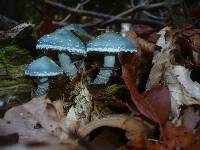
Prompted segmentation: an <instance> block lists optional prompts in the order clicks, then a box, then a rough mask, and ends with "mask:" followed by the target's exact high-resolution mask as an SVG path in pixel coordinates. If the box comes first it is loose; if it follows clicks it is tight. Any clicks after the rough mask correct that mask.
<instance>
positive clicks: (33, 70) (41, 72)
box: [25, 56, 63, 97]
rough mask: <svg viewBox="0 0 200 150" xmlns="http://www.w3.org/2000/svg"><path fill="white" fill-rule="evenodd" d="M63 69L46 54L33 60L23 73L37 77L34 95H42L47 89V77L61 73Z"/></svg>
mask: <svg viewBox="0 0 200 150" xmlns="http://www.w3.org/2000/svg"><path fill="white" fill-rule="evenodd" d="M62 73H63V70H62V69H61V68H60V67H59V66H58V65H57V64H56V63H55V62H54V61H53V60H51V59H50V58H48V57H47V56H43V57H40V58H38V59H36V60H34V61H33V62H32V63H31V64H29V65H28V67H27V68H26V70H25V74H26V75H29V76H33V77H39V79H38V81H37V84H38V87H37V90H36V91H35V94H34V97H39V96H42V95H44V94H45V93H46V92H47V90H48V86H49V83H48V77H50V76H57V75H59V74H62Z"/></svg>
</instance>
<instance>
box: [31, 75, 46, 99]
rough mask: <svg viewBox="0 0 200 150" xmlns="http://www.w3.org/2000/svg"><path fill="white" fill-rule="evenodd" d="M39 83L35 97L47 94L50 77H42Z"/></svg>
mask: <svg viewBox="0 0 200 150" xmlns="http://www.w3.org/2000/svg"><path fill="white" fill-rule="evenodd" d="M37 84H38V87H37V90H36V91H35V93H34V96H33V97H40V96H42V95H44V94H46V92H47V90H48V87H49V82H48V78H47V77H43V78H40V79H39V81H38V82H37Z"/></svg>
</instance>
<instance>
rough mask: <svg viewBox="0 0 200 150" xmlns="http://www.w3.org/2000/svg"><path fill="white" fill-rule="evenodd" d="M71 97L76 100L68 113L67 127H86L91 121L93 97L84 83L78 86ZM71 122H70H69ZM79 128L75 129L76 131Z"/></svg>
mask: <svg viewBox="0 0 200 150" xmlns="http://www.w3.org/2000/svg"><path fill="white" fill-rule="evenodd" d="M71 97H75V98H74V105H73V106H72V107H71V108H70V109H69V112H68V113H67V120H68V123H67V127H70V128H71V127H72V126H74V125H75V126H76V125H77V124H78V125H80V126H83V125H85V124H86V123H88V122H89V121H90V119H91V112H92V109H93V108H92V95H91V94H90V92H89V91H88V89H87V87H86V86H85V84H84V83H83V81H81V82H79V83H78V84H76V86H75V88H74V90H73V91H72V92H71ZM69 120H70V121H69ZM77 128H78V127H75V128H74V129H75V130H76V129H77Z"/></svg>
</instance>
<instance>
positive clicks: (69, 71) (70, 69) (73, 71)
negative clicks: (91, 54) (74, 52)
mask: <svg viewBox="0 0 200 150" xmlns="http://www.w3.org/2000/svg"><path fill="white" fill-rule="evenodd" d="M58 58H59V61H60V65H61V68H62V69H63V71H64V72H65V74H66V75H67V76H68V77H69V79H70V80H72V79H73V78H74V77H76V75H77V71H78V70H77V68H76V66H75V65H74V64H73V63H72V61H71V58H70V56H68V55H67V54H65V53H64V52H61V53H59V54H58Z"/></svg>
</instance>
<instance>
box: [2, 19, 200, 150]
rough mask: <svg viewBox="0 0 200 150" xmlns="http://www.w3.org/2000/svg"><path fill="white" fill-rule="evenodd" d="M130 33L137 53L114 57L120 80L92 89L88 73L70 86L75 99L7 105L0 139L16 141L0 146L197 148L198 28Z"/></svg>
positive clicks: (199, 131) (140, 29)
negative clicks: (7, 108)
mask: <svg viewBox="0 0 200 150" xmlns="http://www.w3.org/2000/svg"><path fill="white" fill-rule="evenodd" d="M46 24H48V25H49V26H50V28H51V30H53V27H52V26H51V24H49V21H48V20H47V23H46ZM44 32H46V31H44ZM152 36H154V39H152V40H150V39H151V37H152ZM128 37H129V39H130V40H131V41H132V42H133V43H134V44H135V45H136V47H137V49H138V52H137V53H136V54H124V53H120V54H119V55H118V56H119V61H120V64H121V66H122V78H123V80H124V83H125V85H123V86H121V85H117V84H116V83H114V84H113V85H111V86H110V85H109V86H110V87H109V86H107V87H106V88H101V87H95V88H90V87H88V85H87V84H86V83H85V81H84V77H85V76H86V75H87V74H86V75H85V76H84V77H80V76H78V77H77V78H76V79H75V80H73V81H72V82H71V84H70V85H69V86H70V89H71V91H70V93H69V97H66V98H65V99H72V102H71V101H70V102H68V101H65V100H64V99H62V98H60V99H57V100H56V101H51V100H50V99H49V98H48V97H47V96H46V95H45V96H43V97H39V98H34V99H32V100H30V101H29V102H27V103H25V104H23V105H20V106H15V107H13V108H11V109H9V110H8V111H7V112H6V113H5V115H4V117H3V118H2V119H0V139H6V138H7V137H10V136H11V137H13V139H14V140H13V141H10V143H11V144H18V145H14V146H8V147H4V148H3V149H4V150H7V149H27V150H33V149H45V148H48V149H49V150H51V149H94V150H95V149H97V150H98V149H102V148H103V149H108V150H109V149H118V150H120V149H123V150H132V149H149V150H156V149H159V150H168V149H169V150H173V149H191V150H196V149H199V146H200V142H199V141H200V136H199V134H200V128H199V121H200V112H199V103H200V95H199V90H200V89H199V88H200V85H199V82H198V81H196V80H194V79H193V78H192V77H191V74H192V72H193V70H194V69H197V70H198V69H199V61H198V58H199V48H200V47H199V40H200V39H199V30H197V29H192V28H185V29H182V30H174V29H171V28H170V27H165V28H164V29H162V30H161V31H160V32H158V31H157V30H154V29H152V28H150V27H148V26H147V27H145V26H137V28H136V29H135V30H133V31H130V32H129V33H128ZM158 37H159V38H158ZM157 39H158V40H157ZM182 40H183V41H188V43H187V44H182V43H181V42H180V41H182ZM186 49H187V50H186ZM185 53H187V54H188V55H185ZM147 64H148V65H147ZM144 65H145V67H146V68H145V67H144ZM118 86H119V87H118ZM115 87H116V89H114V88H115ZM109 88H110V90H108V89H109ZM106 90H107V91H110V92H109V93H108V94H107V93H106V92H105V91H106ZM121 90H123V91H127V93H128V94H127V93H126V92H125V93H123V92H120V91H121ZM119 93H120V94H119ZM122 93H123V94H122ZM125 94H127V95H125ZM65 105H67V106H69V107H68V108H67V110H65V109H66V108H65V107H64V106H65ZM99 106H101V107H99ZM111 106H112V107H111ZM113 106H115V107H113ZM116 106H117V107H116ZM116 108H117V109H121V111H119V110H115V109H116ZM122 108H123V109H122ZM124 109H127V110H128V111H123V110H124ZM105 110H106V112H105ZM119 112H120V113H119ZM116 129H117V130H120V132H118V131H117V130H116ZM10 139H11V138H10ZM108 139H110V140H108ZM61 143H62V145H61ZM0 144H1V143H0ZM34 144H36V145H37V144H38V145H37V146H34ZM1 145H3V144H1ZM4 145H6V144H4ZM7 145H8V144H7Z"/></svg>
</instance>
